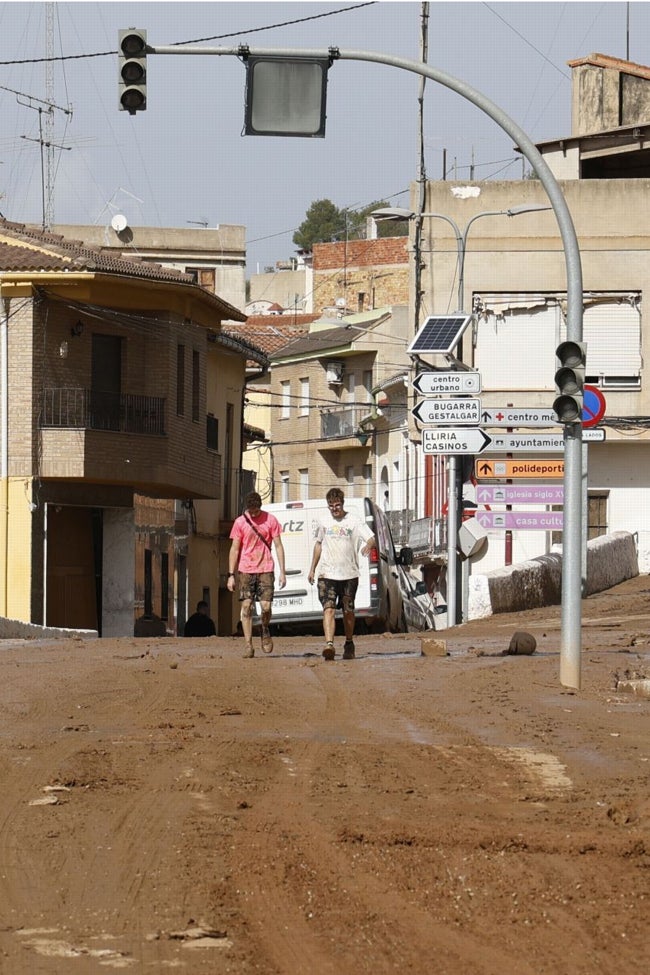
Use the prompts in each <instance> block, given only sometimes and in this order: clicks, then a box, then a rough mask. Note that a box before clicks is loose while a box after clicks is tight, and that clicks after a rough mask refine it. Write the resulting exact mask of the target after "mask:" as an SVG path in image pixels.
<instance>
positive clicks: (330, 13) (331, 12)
mask: <svg viewBox="0 0 650 975" xmlns="http://www.w3.org/2000/svg"><path fill="white" fill-rule="evenodd" d="M377 2H378V0H368V2H367V3H357V4H354V5H353V6H351V7H341V8H340V9H339V10H328V11H326V12H325V13H321V14H312V15H311V16H310V17H298V18H296V19H294V20H285V21H283V22H282V23H277V24H267V25H266V26H265V27H251V28H248V29H247V30H236V31H230V33H228V34H214V35H212V36H211V37H198V38H194V39H193V40H189V41H173V42H172V44H170V45H169V46H170V47H176V46H179V47H180V46H182V45H184V44H199V43H201V42H203V41H220V40H224V39H225V38H226V37H238V36H240V35H241V34H258V33H260V31H265V30H276V29H277V28H279V27H289V26H292V25H294V24H304V23H307V22H308V21H310V20H321V19H322V18H323V17H334V16H336V14H343V13H347V12H348V11H350V10H359V9H361V8H362V7H374V6H375V4H376V3H377ZM118 53H119V52H118V51H117V50H112V51H95V52H94V53H93V54H67V55H59V56H57V57H52V58H20V59H14V60H12V61H0V66H2V65H12V64H43V63H45V62H48V61H79V60H81V59H83V58H104V57H111V56H115V55H116V54H118Z"/></svg>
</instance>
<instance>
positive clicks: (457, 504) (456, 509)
mask: <svg viewBox="0 0 650 975" xmlns="http://www.w3.org/2000/svg"><path fill="white" fill-rule="evenodd" d="M551 209H552V207H551V206H549V205H547V204H526V203H522V204H519V205H517V206H512V207H508V208H507V209H506V210H483V211H482V212H481V213H475V214H474V216H473V217H472V218H471V219H470V220H468V222H467V224H466V226H465V228H464V229H463V230H461V229H460V227H459V226H458V224H457V223H456V221H455V220H452V218H451V217H449V216H447V215H446V214H444V213H429V212H424V213H416V212H415V211H413V210H406V209H403V208H402V207H380V208H379V209H378V210H373V211H372V213H371V216H372V217H373V218H374V219H375V220H377V221H380V220H394V221H398V220H399V221H402V220H415V219H423V218H425V217H426V218H427V219H428V218H431V219H438V220H444V221H445V223H448V224H449V226H450V227H451V228H452V230H453V231H454V234H455V237H456V247H457V249H458V299H457V303H458V308H457V309H456V311H457V312H458V313H459V314H463V315H465V314H471V312H466V311H465V257H466V254H467V237H468V235H469V231H470V228H471V226H472V224H473V223H475V222H476V221H477V220H479V219H480V218H481V217H517V216H519V215H520V214H522V213H535V212H537V211H539V210H551ZM418 259H419V258H418V257H417V255H416V260H418ZM418 325H419V322H415V326H416V329H417V327H418ZM458 358H459V359H460V358H462V353H461V354H460V355H459V356H458ZM447 478H448V480H447V495H448V498H447V626H455V625H456V624H457V623H459V622H461V620H462V616H463V612H462V609H461V612H460V614H459V612H458V602H459V598H458V597H459V593H461V589H462V597H461V606H464V605H465V604H466V596H467V593H466V589H467V580H463V582H462V583H461V585H459V581H460V580H459V575H460V571H459V569H460V559H459V556H458V530H459V528H460V525H461V519H462V514H463V510H462V494H463V481H462V464H461V461H460V458H458V457H455V456H454V455H452V456H450V457H449V461H448V467H447ZM459 616H460V617H461V619H459Z"/></svg>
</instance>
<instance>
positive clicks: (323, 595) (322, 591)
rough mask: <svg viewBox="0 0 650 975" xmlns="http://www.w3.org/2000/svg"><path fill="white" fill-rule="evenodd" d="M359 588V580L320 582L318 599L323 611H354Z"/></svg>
mask: <svg viewBox="0 0 650 975" xmlns="http://www.w3.org/2000/svg"><path fill="white" fill-rule="evenodd" d="M358 588H359V579H358V578H357V579H323V578H320V579H319V580H318V598H319V600H320V604H321V606H322V607H323V609H342V610H343V611H344V612H346V611H348V612H349V611H351V610H353V609H354V597H355V596H356V594H357V589H358Z"/></svg>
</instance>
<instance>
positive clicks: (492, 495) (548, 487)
mask: <svg viewBox="0 0 650 975" xmlns="http://www.w3.org/2000/svg"><path fill="white" fill-rule="evenodd" d="M476 500H477V502H478V503H479V504H563V502H564V487H563V486H562V485H561V484H479V485H478V487H477V488H476Z"/></svg>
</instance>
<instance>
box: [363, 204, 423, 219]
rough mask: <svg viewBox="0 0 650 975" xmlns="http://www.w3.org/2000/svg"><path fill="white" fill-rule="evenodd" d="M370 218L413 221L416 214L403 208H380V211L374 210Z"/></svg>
mask: <svg viewBox="0 0 650 975" xmlns="http://www.w3.org/2000/svg"><path fill="white" fill-rule="evenodd" d="M370 216H371V217H373V218H374V219H375V220H412V219H413V217H414V216H415V214H414V212H413V211H412V210H404V209H402V207H380V209H379V210H373V211H372V213H371V214H370Z"/></svg>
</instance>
